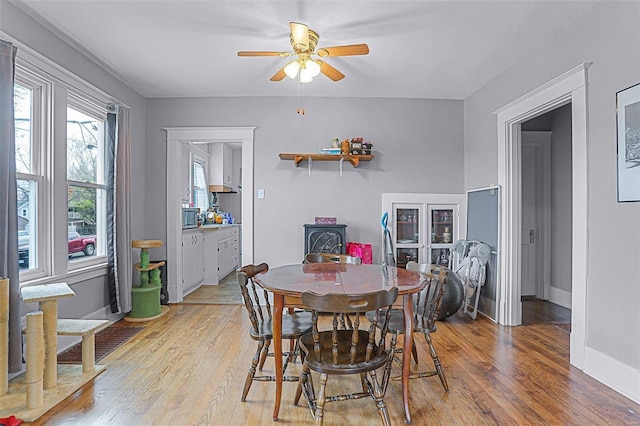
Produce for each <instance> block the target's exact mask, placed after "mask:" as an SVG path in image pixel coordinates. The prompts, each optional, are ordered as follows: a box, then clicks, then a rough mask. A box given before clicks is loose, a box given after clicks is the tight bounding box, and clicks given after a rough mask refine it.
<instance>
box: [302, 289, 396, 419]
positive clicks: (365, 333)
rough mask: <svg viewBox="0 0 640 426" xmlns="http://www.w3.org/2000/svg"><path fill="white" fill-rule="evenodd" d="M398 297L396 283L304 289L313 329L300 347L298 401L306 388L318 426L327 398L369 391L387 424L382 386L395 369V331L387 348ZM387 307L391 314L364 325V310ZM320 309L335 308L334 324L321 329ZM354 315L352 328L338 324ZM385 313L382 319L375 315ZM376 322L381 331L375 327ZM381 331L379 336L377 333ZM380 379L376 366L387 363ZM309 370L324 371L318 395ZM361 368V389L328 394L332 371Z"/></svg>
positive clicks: (344, 372) (355, 371)
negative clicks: (349, 290) (363, 288)
mask: <svg viewBox="0 0 640 426" xmlns="http://www.w3.org/2000/svg"><path fill="white" fill-rule="evenodd" d="M397 297H398V288H397V287H394V288H393V289H391V290H381V291H378V292H374V293H367V294H356V295H353V294H326V295H320V294H316V293H312V292H305V293H303V294H302V303H303V304H304V305H305V306H307V307H309V308H311V309H312V311H311V312H312V323H313V330H312V332H311V333H307V334H304V335H302V336H301V337H300V349H301V350H302V352H303V355H304V362H303V365H302V373H301V375H300V382H299V383H298V389H297V391H296V396H295V403H296V404H297V403H298V401H299V399H300V395H301V394H302V393H304V396H305V398H306V400H307V404H308V406H309V410H310V411H311V415H312V416H313V418H314V420H315V424H316V426H319V425H322V421H323V418H324V408H325V404H326V403H328V402H335V401H346V400H351V399H360V398H364V397H370V398H372V399H373V400H374V401H375V405H376V407H377V408H378V413H379V414H380V417H381V418H382V423H383V424H384V425H389V424H390V421H389V413H388V411H387V407H386V405H385V402H384V391H385V389H386V387H387V386H386V385H387V382H388V380H389V376H390V374H391V363H392V362H393V358H394V352H395V346H396V334H395V333H394V334H391V336H390V337H391V342H390V345H389V348H388V349H387V348H386V338H387V330H388V321H389V318H390V313H391V306H392V305H393V303H394V302H395V300H396V298H397ZM382 309H385V311H386V312H388V313H389V314H388V315H386V316H385V315H380V316H378V315H376V316H375V317H374V319H373V321H372V322H371V324H370V326H369V327H368V330H360V317H361V316H362V317H363V318H364V316H363V315H362V314H361V312H363V311H369V310H371V311H374V312H380V311H381V310H382ZM319 312H333V321H332V329H331V330H326V331H320V329H319V326H318V313H319ZM340 313H344V314H352V315H353V316H354V321H353V328H352V329H347V330H345V329H340V328H339V327H338V314H340ZM378 318H382V322H381V323H380V324H378V321H377V319H378ZM376 327H379V328H380V330H381V331H380V332H379V333H376ZM376 334H377V336H376ZM383 367H384V370H383V373H382V383H380V382H379V381H378V377H377V375H376V370H378V369H379V368H383ZM310 370H313V371H315V372H317V373H320V388H319V390H318V394H317V397H316V394H315V391H314V388H313V383H312V381H311V375H310ZM348 374H359V375H360V380H361V383H362V389H361V390H360V391H357V392H353V393H350V394H341V395H332V396H327V394H326V386H327V381H328V378H329V376H331V375H348Z"/></svg>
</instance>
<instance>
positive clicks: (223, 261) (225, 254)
mask: <svg viewBox="0 0 640 426" xmlns="http://www.w3.org/2000/svg"><path fill="white" fill-rule="evenodd" d="M239 262H240V227H239V226H229V227H220V228H219V230H218V280H221V279H222V278H224V277H226V276H227V275H229V274H230V273H231V272H233V271H235V270H236V269H238V267H239Z"/></svg>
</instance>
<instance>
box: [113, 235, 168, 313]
mask: <svg viewBox="0 0 640 426" xmlns="http://www.w3.org/2000/svg"><path fill="white" fill-rule="evenodd" d="M160 246H162V241H161V240H133V241H131V247H133V248H139V249H140V263H136V264H135V266H134V267H135V268H136V271H138V272H140V286H138V287H133V288H132V289H131V312H129V315H127V316H126V317H125V318H124V319H125V320H126V321H130V322H140V321H150V320H152V319H156V318H158V317H161V316H162V315H164V314H166V313H167V312H169V307H168V306H162V305H161V304H160V289H161V287H162V283H161V280H160V269H159V268H160V267H161V266H163V265H164V262H157V263H149V249H150V248H154V247H160Z"/></svg>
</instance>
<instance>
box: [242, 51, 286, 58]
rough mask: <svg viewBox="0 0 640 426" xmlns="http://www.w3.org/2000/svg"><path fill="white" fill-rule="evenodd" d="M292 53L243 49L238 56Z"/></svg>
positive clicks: (284, 54) (283, 55) (282, 55)
mask: <svg viewBox="0 0 640 426" xmlns="http://www.w3.org/2000/svg"><path fill="white" fill-rule="evenodd" d="M289 55H291V53H289V52H263V51H251V50H249V51H242V52H238V56H281V57H285V56H289Z"/></svg>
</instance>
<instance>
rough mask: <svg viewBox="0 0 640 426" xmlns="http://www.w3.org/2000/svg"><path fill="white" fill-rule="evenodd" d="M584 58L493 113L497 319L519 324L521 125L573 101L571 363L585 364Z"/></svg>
mask: <svg viewBox="0 0 640 426" xmlns="http://www.w3.org/2000/svg"><path fill="white" fill-rule="evenodd" d="M590 65H591V64H590V63H583V64H580V65H579V66H577V67H575V68H573V69H572V70H569V71H567V72H566V73H564V74H562V75H560V76H558V77H557V78H554V79H553V80H551V81H549V82H548V83H545V84H544V85H542V86H540V87H538V88H537V89H535V90H533V91H531V92H529V93H527V94H526V95H524V96H522V97H520V98H518V99H516V100H515V101H513V102H511V103H509V104H508V105H505V106H504V107H502V108H500V109H499V110H497V111H495V112H494V114H495V115H496V117H497V126H498V129H497V130H498V184H499V185H500V186H501V187H502V189H503V191H502V194H503V197H504V198H503V200H502V201H503V202H502V218H503V221H502V224H501V231H502V232H501V247H502V248H503V249H502V253H503V254H504V255H503V256H502V258H501V262H500V280H499V283H498V322H499V323H500V324H504V325H519V324H520V323H521V321H522V303H521V301H520V284H521V276H520V266H521V265H520V261H521V253H520V250H521V248H520V239H521V229H520V224H521V193H520V192H521V190H520V188H521V185H520V182H521V177H522V174H521V152H520V143H521V141H520V132H521V130H520V124H521V123H522V122H524V121H526V120H529V119H531V118H534V117H536V116H539V115H541V114H544V113H546V112H549V111H551V110H553V109H556V108H558V107H560V106H562V105H565V104H567V103H571V105H572V108H571V114H572V115H571V121H572V123H571V130H572V155H573V159H572V173H573V175H572V195H573V201H572V211H573V225H572V259H571V271H572V272H571V275H572V276H571V281H572V286H571V288H572V294H571V306H572V310H571V324H572V327H571V356H570V358H571V364H573V365H574V366H576V367H578V368H580V369H584V367H585V350H586V333H585V326H586V314H587V312H586V310H587V304H586V293H587V289H586V287H587V264H588V254H589V247H588V241H589V240H588V226H587V224H588V210H587V205H588V203H587V201H588V199H587V197H588V192H587V189H588V170H587V167H588V166H587V142H588V104H587V69H588V68H589V66H590Z"/></svg>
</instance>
